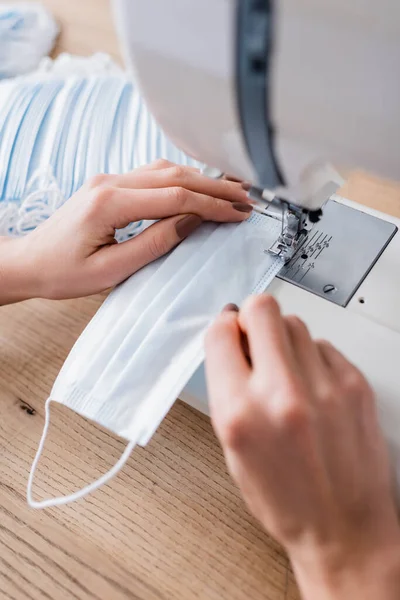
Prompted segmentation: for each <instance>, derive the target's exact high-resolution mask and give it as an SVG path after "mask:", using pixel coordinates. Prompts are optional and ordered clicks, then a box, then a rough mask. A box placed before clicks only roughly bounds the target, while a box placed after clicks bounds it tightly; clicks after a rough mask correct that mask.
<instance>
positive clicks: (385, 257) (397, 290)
mask: <svg viewBox="0 0 400 600" xmlns="http://www.w3.org/2000/svg"><path fill="white" fill-rule="evenodd" d="M335 201H336V202H339V203H341V204H343V205H346V206H349V207H351V208H353V209H355V210H356V211H362V212H363V213H366V214H369V215H372V216H375V217H378V218H379V219H382V220H384V221H386V222H388V223H391V224H393V225H394V226H396V227H399V228H400V219H396V218H394V217H390V216H388V215H383V214H381V213H379V212H377V211H374V210H372V209H369V208H366V207H363V206H360V205H358V204H355V203H352V202H350V201H348V200H345V199H343V198H338V197H336V198H335ZM354 253H357V247H356V240H355V247H354ZM348 260H349V262H350V261H352V260H353V255H352V254H351V253H349V256H348ZM399 273H400V234H399V233H395V234H394V235H393V237H392V238H391V239H390V241H389V243H388V244H387V246H386V248H385V249H384V251H383V252H382V254H381V256H380V257H379V258H378V259H377V261H376V263H375V264H374V266H373V267H372V269H371V271H370V272H369V274H368V275H367V276H366V277H365V279H364V280H363V282H362V283H361V285H360V286H359V287H358V288H357V290H356V291H355V293H354V295H353V296H352V298H351V300H350V301H349V302H348V304H347V305H346V306H340V305H338V304H335V303H334V302H332V301H331V300H329V299H326V298H323V297H321V296H318V295H316V294H315V293H312V292H310V291H307V290H305V289H302V288H301V287H299V286H298V285H295V284H293V283H289V282H287V281H283V280H281V279H276V280H275V281H274V282H273V284H272V286H271V287H270V288H269V290H268V291H269V292H270V293H271V294H273V295H274V296H275V298H276V299H277V300H278V301H279V303H280V305H281V307H282V310H283V312H284V313H285V314H296V315H298V316H299V317H300V318H301V319H303V320H304V322H305V323H306V324H307V326H308V327H309V329H310V331H311V333H312V335H313V336H314V337H316V338H323V339H327V340H329V341H330V342H332V344H334V345H335V346H336V347H337V348H338V349H339V350H340V351H341V352H343V354H344V355H345V356H346V357H347V358H348V359H349V360H350V361H352V362H353V363H354V364H355V365H357V367H358V368H359V369H360V370H361V371H362V372H363V373H364V374H366V376H367V377H368V379H369V381H370V383H371V384H372V385H373V387H374V389H375V391H376V394H377V398H378V405H379V410H380V418H381V421H382V425H383V428H384V431H385V433H386V436H387V439H388V440H389V441H391V442H392V443H393V445H395V444H396V440H397V445H398V438H399V432H398V423H399V415H400V277H399ZM333 283H335V282H333ZM181 398H182V399H183V400H184V401H185V402H187V403H188V404H190V405H191V406H193V407H195V408H197V409H198V410H200V411H202V412H204V413H206V414H208V404H207V391H206V385H205V379H204V368H203V367H201V369H199V371H198V372H196V373H195V375H194V376H193V378H192V380H191V381H190V382H189V384H188V385H187V387H186V389H185V390H184V392H183V393H182V394H181ZM392 451H395V449H394V448H392Z"/></svg>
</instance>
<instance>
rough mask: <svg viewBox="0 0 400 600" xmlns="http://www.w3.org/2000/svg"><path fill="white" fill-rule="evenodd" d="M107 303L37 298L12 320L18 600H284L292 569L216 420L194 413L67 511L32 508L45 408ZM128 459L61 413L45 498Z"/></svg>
mask: <svg viewBox="0 0 400 600" xmlns="http://www.w3.org/2000/svg"><path fill="white" fill-rule="evenodd" d="M100 302H101V298H89V299H85V300H76V301H69V302H58V303H55V302H45V301H40V300H39V301H37V300H36V301H30V302H26V303H24V304H21V305H15V306H10V307H4V308H2V309H1V311H0V332H1V333H0V336H1V337H0V380H1V391H0V411H1V414H2V419H1V425H0V444H1V448H2V453H1V458H0V512H1V517H0V548H1V550H0V556H1V558H0V588H1V589H2V590H3V591H4V592H5V594H7V595H8V596H7V595H6V596H5V597H9V598H12V599H13V600H20V599H21V600H22V598H34V599H35V600H36V599H39V598H40V599H41V598H48V597H50V598H53V599H57V598H63V599H64V598H79V599H81V598H82V599H86V598H88V599H89V598H90V599H92V598H101V599H103V598H104V599H106V598H116V599H119V598H141V599H142V598H143V599H145V598H146V599H147V598H149V599H151V598H165V599H167V598H168V599H172V598H177V599H178V598H185V599H186V598H187V599H191V598H216V599H217V598H232V599H242V598H248V597H251V598H254V599H260V600H261V599H265V598H268V599H271V600H275V599H276V600H282V599H283V598H284V597H285V591H286V586H287V567H288V563H287V559H286V557H285V555H284V553H283V552H282V550H281V549H280V548H279V546H278V545H277V544H276V543H275V542H273V541H272V540H271V539H270V538H269V537H268V536H267V535H265V534H264V533H263V532H262V531H261V529H260V528H259V526H258V525H257V524H256V523H255V522H254V520H253V519H252V518H251V517H250V516H249V514H248V513H247V511H246V509H245V507H244V505H243V502H242V500H241V498H240V496H239V495H238V492H237V490H236V489H235V487H234V486H233V484H232V482H231V480H230V478H229V477H228V475H227V473H226V469H225V465H224V461H223V458H222V455H221V452H220V449H219V446H218V444H217V442H216V440H215V438H214V435H213V432H212V429H211V426H210V423H209V421H208V419H206V418H205V417H204V416H202V415H200V414H199V413H196V412H195V411H193V410H192V409H190V408H188V407H187V406H186V405H184V404H181V403H178V404H177V405H176V406H175V408H174V409H173V410H172V412H171V414H170V415H169V417H168V418H167V419H166V421H165V422H164V424H163V426H162V427H161V429H160V430H159V432H158V433H157V434H156V436H155V438H154V439H153V441H152V442H151V443H150V445H149V447H148V448H146V449H142V450H138V451H135V452H134V454H133V456H132V458H131V460H130V461H129V463H128V465H127V466H126V468H125V469H124V470H123V472H122V473H121V474H120V475H119V476H118V477H117V478H116V479H114V480H113V481H112V483H111V484H110V485H109V486H106V487H104V488H102V489H100V490H99V491H98V492H96V493H95V494H93V495H92V496H90V497H89V498H87V499H86V500H84V501H80V502H78V503H76V504H72V505H70V506H66V507H63V508H57V509H52V510H48V511H46V512H36V511H32V510H29V509H28V508H27V506H26V500H25V486H26V480H27V474H28V472H29V468H30V465H31V462H32V459H33V456H34V453H35V450H36V448H37V444H38V439H39V436H40V433H41V429H42V427H43V404H44V400H45V399H46V397H47V396H48V394H49V391H50V387H51V384H52V381H53V380H54V378H55V377H56V375H57V372H58V370H59V368H60V367H61V365H62V362H63V360H64V358H65V357H66V355H67V353H68V351H69V349H70V347H71V346H72V344H73V342H74V340H75V339H76V337H77V336H78V335H79V333H80V332H81V331H82V329H83V327H84V325H85V324H86V322H87V321H88V319H89V318H90V316H91V315H92V314H93V313H94V312H95V310H96V309H97V307H98V306H99V304H100ZM123 447H124V444H123V442H122V441H120V440H118V439H116V438H115V437H114V436H112V435H110V434H109V433H107V432H106V431H103V430H101V429H100V428H98V427H96V426H94V425H93V424H91V423H88V422H86V421H84V420H83V419H82V418H80V417H78V416H77V415H74V414H73V413H71V412H69V411H67V410H66V409H64V408H63V407H56V408H55V409H54V410H53V409H52V425H51V430H50V437H49V439H48V442H47V443H46V451H45V454H44V456H43V459H42V461H41V465H40V469H39V474H38V478H37V482H36V485H35V493H36V494H38V495H40V496H41V497H44V496H45V497H47V496H48V495H54V494H63V493H66V492H70V491H73V490H75V489H78V488H80V487H81V486H83V485H84V484H85V483H87V482H89V481H91V480H92V479H94V478H96V477H98V476H99V475H100V474H101V473H103V472H104V471H106V470H107V469H108V468H109V467H110V466H111V465H112V464H113V463H114V462H115V461H116V460H117V458H118V456H119V455H120V454H121V452H122V450H123ZM24 594H25V595H24ZM46 594H47V595H46Z"/></svg>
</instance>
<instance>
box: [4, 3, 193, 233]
mask: <svg viewBox="0 0 400 600" xmlns="http://www.w3.org/2000/svg"><path fill="white" fill-rule="evenodd" d="M3 16H4V18H3V31H2V29H1V12H0V34H1V35H0V58H1V57H2V55H3V54H4V56H5V55H6V46H8V56H9V55H10V48H11V49H12V48H14V49H15V48H16V46H15V43H17V42H18V44H19V45H21V36H22V33H21V32H22V29H23V27H22V25H23V24H26V25H28V24H29V23H28V22H27V20H26V19H25V20H21V19H19V18H18V15H17V13H13V12H7V11H6V12H3ZM21 18H22V17H21ZM36 23H37V25H38V26H39V24H43V21H42V20H41V19H40V20H39V19H37V21H36ZM46 26H47V27H48V28H49V27H50V25H49V23H47V24H46ZM7 27H8V28H9V30H7ZM28 29H29V27H28ZM30 31H31V32H32V23H30ZM11 32H13V35H11ZM36 33H37V31H36ZM55 33H56V31H55V30H53V31H52V35H53V38H52V39H53V41H54V39H55V37H54V36H55ZM3 34H6V35H5V37H4V35H3ZM15 37H17V38H18V40H15V39H14V38H15ZM25 42H26V44H28V45H29V43H30V42H29V40H28V38H26V39H25ZM31 43H33V42H32V40H31ZM10 44H11V46H10ZM13 44H14V45H13ZM26 44H25V45H24V48H25V50H26V47H27V46H26ZM49 44H50V40H49ZM50 47H51V45H50ZM2 48H3V50H2ZM43 50H44V48H42V49H41V52H43ZM33 51H34V49H33V45H32V52H33ZM11 53H12V52H11ZM23 56H25V54H24V53H23V55H22V58H23ZM35 60H36V61H37V60H38V58H37V57H36V59H35ZM22 62H23V61H22ZM20 68H21V70H23V72H25V71H26V70H27V69H28V65H27V64H26V61H25V66H24V67H22V63H21V64H20ZM10 69H11V65H10ZM17 73H18V69H16V70H15V73H14V74H17ZM6 74H7V75H10V74H11V72H10V70H9V71H8V72H7V73H6ZM3 75H4V73H3ZM0 78H1V76H0ZM157 158H166V159H168V160H170V161H172V162H176V163H179V164H184V165H192V166H193V165H195V166H198V165H197V163H196V162H195V161H193V160H192V159H190V158H188V157H187V156H186V155H185V154H184V153H182V152H180V151H179V150H177V149H176V147H175V146H173V144H171V142H169V141H168V140H167V138H166V137H165V135H164V134H163V133H162V132H161V131H160V129H159V128H158V126H157V125H156V123H155V121H154V120H153V118H152V117H151V115H150V113H149V112H148V110H147V108H146V106H145V105H144V103H143V101H142V99H141V97H140V95H139V92H138V90H137V88H136V86H135V85H134V83H132V81H131V80H130V79H129V77H128V76H127V74H126V73H124V72H123V71H122V70H121V69H120V68H119V67H118V66H116V65H115V64H114V63H113V62H112V60H111V59H110V57H108V56H106V55H103V54H96V55H94V56H92V57H90V58H79V57H73V56H69V55H61V56H60V57H59V58H58V59H57V60H56V61H52V60H51V59H49V58H45V59H43V60H42V61H41V62H40V64H39V68H38V69H37V70H36V71H34V72H32V73H30V74H29V75H23V76H18V77H14V78H8V79H2V80H1V81H0V235H23V234H25V233H28V232H29V231H31V230H32V229H34V228H35V227H36V226H37V225H39V224H40V223H41V222H42V221H43V220H45V219H47V218H48V217H49V216H50V215H51V214H52V213H53V212H54V211H55V210H56V209H57V208H58V207H59V206H61V204H63V202H65V200H66V199H68V198H69V197H70V196H71V195H72V194H73V193H74V192H75V191H76V190H77V189H78V188H79V187H81V186H82V184H83V183H84V182H85V180H87V179H88V178H89V177H91V176H93V175H96V174H98V173H125V172H127V171H131V170H132V169H134V168H136V167H138V166H141V165H143V164H148V163H150V162H152V161H153V160H155V159H157ZM141 226H142V223H133V224H131V225H130V226H129V227H128V228H126V229H125V230H123V231H122V232H118V234H117V239H120V240H121V239H126V238H127V237H130V236H131V235H134V234H135V233H137V232H138V231H139V230H140V228H141Z"/></svg>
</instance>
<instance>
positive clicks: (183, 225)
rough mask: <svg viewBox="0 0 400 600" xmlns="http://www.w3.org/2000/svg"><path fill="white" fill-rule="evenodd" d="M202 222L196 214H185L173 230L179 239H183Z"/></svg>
mask: <svg viewBox="0 0 400 600" xmlns="http://www.w3.org/2000/svg"><path fill="white" fill-rule="evenodd" d="M202 222H203V221H202V219H201V218H200V217H198V216H197V215H187V216H186V217H183V219H181V220H180V221H178V222H177V224H176V225H175V230H176V233H177V235H178V237H179V239H181V240H184V239H185V238H187V237H188V235H190V234H191V233H193V231H194V230H195V229H197V228H198V227H200V225H201V224H202Z"/></svg>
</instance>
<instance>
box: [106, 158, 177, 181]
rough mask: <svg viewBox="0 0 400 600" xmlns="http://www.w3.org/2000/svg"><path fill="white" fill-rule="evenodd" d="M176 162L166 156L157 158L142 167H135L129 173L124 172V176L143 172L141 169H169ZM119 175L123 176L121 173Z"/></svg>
mask: <svg viewBox="0 0 400 600" xmlns="http://www.w3.org/2000/svg"><path fill="white" fill-rule="evenodd" d="M173 165H174V163H173V162H171V161H170V160H167V159H166V158H157V159H156V160H153V162H151V163H148V164H146V165H141V166H140V167H136V169H133V170H132V171H130V172H129V173H126V174H124V176H125V175H126V176H128V175H130V176H132V175H133V173H137V172H141V171H159V170H160V169H169V168H170V167H173ZM118 177H121V175H119V176H118Z"/></svg>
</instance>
